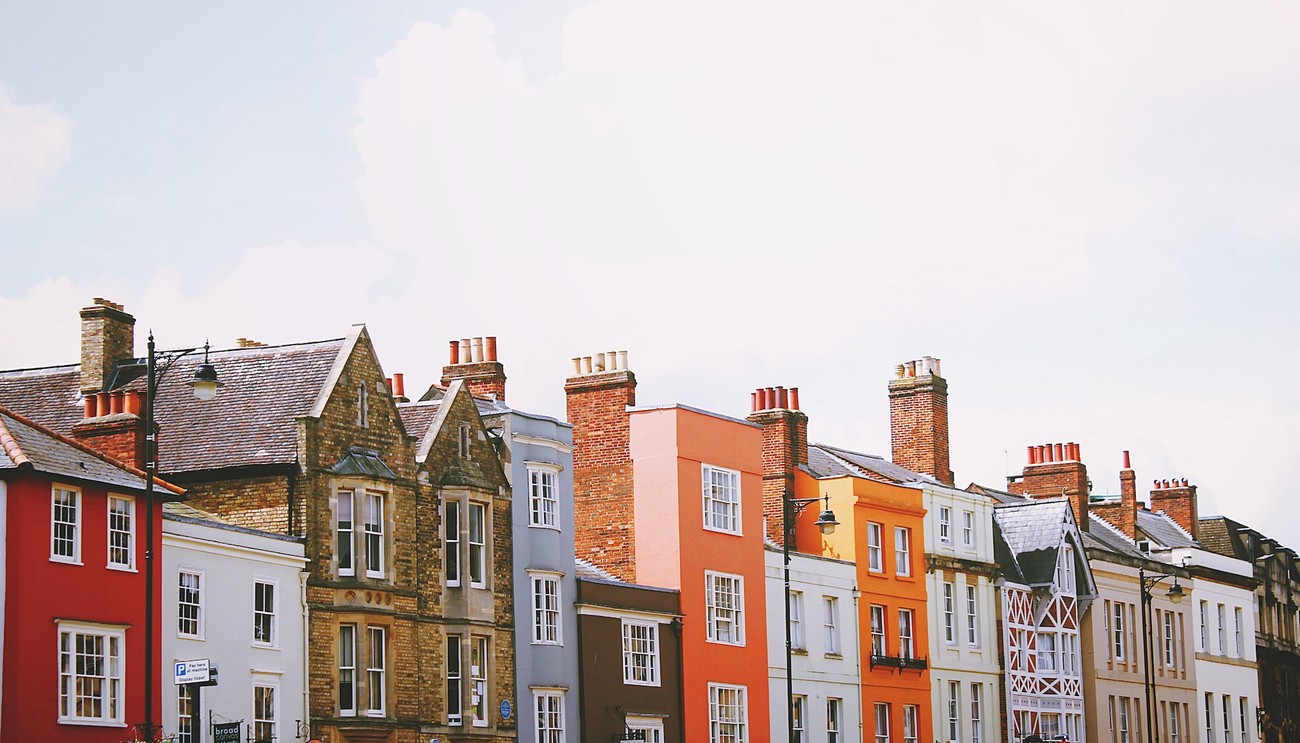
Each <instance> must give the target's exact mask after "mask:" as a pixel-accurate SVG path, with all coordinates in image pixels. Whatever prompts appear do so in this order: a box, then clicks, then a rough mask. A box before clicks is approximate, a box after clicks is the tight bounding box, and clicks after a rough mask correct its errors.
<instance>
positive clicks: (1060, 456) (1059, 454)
mask: <svg viewBox="0 0 1300 743" xmlns="http://www.w3.org/2000/svg"><path fill="white" fill-rule="evenodd" d="M1064 449H1065V446H1064V445H1063V444H1056V461H1058V462H1064V461H1065V456H1064V454H1065V452H1064V451H1063V450H1064Z"/></svg>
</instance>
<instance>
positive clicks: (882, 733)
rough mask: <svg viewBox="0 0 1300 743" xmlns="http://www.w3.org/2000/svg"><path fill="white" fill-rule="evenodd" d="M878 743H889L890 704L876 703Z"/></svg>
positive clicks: (875, 714)
mask: <svg viewBox="0 0 1300 743" xmlns="http://www.w3.org/2000/svg"><path fill="white" fill-rule="evenodd" d="M873 716H874V718H875V733H876V743H889V703H888V702H876V706H875V709H874V715H873Z"/></svg>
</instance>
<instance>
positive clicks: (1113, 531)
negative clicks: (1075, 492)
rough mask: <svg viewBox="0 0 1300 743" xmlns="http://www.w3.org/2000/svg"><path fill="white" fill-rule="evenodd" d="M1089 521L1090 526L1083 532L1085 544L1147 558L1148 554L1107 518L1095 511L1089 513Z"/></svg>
mask: <svg viewBox="0 0 1300 743" xmlns="http://www.w3.org/2000/svg"><path fill="white" fill-rule="evenodd" d="M1088 521H1089V525H1090V528H1089V530H1088V531H1086V532H1084V533H1083V543H1084V546H1086V547H1092V548H1094V549H1101V550H1105V551H1107V552H1113V553H1115V554H1117V555H1123V556H1125V557H1131V558H1135V559H1139V560H1145V559H1147V555H1146V554H1145V553H1143V552H1142V551H1141V550H1139V549H1138V548H1137V545H1136V544H1134V543H1133V542H1132V541H1131V540H1130V539H1129V538H1128V537H1127V536H1126V535H1125V534H1124V532H1122V531H1120V530H1119V529H1118V528H1116V527H1115V526H1114V525H1113V524H1111V523H1110V522H1109V521H1107V520H1106V519H1103V518H1102V517H1100V516H1098V515H1097V514H1095V513H1090V514H1088Z"/></svg>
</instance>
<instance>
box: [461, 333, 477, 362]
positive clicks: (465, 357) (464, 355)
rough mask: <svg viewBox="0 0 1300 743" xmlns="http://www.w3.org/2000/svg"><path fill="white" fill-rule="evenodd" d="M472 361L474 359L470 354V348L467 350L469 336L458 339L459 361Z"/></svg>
mask: <svg viewBox="0 0 1300 743" xmlns="http://www.w3.org/2000/svg"><path fill="white" fill-rule="evenodd" d="M473 361H474V357H473V356H472V355H470V350H469V338H461V339H460V363H462V364H469V363H471V362H473Z"/></svg>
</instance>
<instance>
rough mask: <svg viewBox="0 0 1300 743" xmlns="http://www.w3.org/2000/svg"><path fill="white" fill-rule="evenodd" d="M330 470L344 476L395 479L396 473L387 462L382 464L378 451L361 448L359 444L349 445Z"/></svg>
mask: <svg viewBox="0 0 1300 743" xmlns="http://www.w3.org/2000/svg"><path fill="white" fill-rule="evenodd" d="M330 471H331V472H333V473H334V474H336V475H344V476H349V475H356V476H358V477H366V478H377V479H380V480H396V479H397V475H396V474H395V473H394V472H393V470H392V469H390V468H389V466H388V465H387V464H384V460H383V459H382V458H380V456H379V452H377V451H375V450H374V449H363V448H361V447H359V446H349V447H348V449H347V451H345V452H343V458H342V459H340V460H339V461H337V462H335V463H334V466H333V467H331V468H330Z"/></svg>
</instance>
